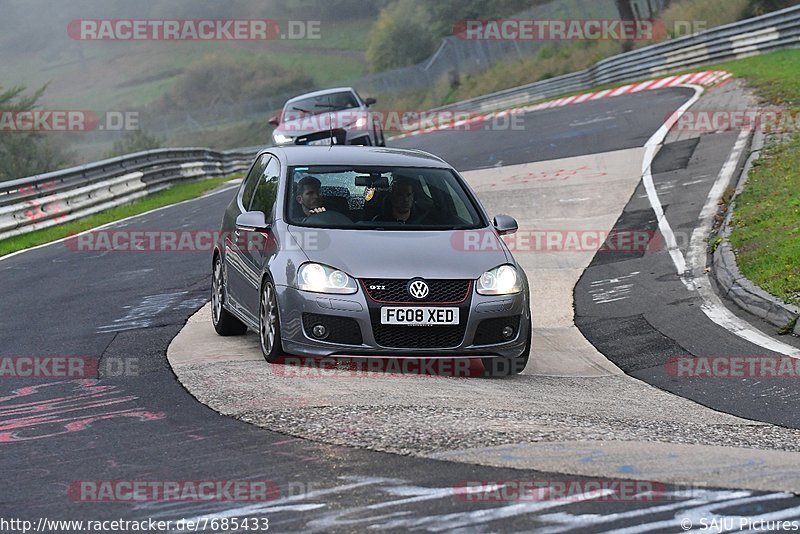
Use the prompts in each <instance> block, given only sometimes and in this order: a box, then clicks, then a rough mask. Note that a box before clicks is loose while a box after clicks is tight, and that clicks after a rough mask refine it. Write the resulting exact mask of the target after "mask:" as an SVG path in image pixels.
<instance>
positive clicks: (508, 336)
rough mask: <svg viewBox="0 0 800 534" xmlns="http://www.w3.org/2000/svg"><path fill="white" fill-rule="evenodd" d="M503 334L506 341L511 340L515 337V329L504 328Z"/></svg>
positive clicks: (511, 327) (510, 327)
mask: <svg viewBox="0 0 800 534" xmlns="http://www.w3.org/2000/svg"><path fill="white" fill-rule="evenodd" d="M501 333H502V334H503V338H504V339H511V338H512V337H514V327H513V326H506V327H505V328H503V331H502V332H501Z"/></svg>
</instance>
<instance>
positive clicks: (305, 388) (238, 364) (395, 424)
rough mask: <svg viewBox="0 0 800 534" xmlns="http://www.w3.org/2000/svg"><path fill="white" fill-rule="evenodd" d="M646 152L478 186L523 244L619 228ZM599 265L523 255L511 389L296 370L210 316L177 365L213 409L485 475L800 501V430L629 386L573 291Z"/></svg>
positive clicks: (195, 323) (525, 172)
mask: <svg viewBox="0 0 800 534" xmlns="http://www.w3.org/2000/svg"><path fill="white" fill-rule="evenodd" d="M643 153H644V151H643V150H642V149H629V150H620V151H615V152H608V153H603V154H595V155H591V156H580V157H575V158H567V159H561V160H554V161H544V162H537V163H528V164H521V165H513V166H508V167H497V168H490V169H482V170H477V171H470V172H465V173H464V176H465V178H466V179H467V180H468V181H469V183H470V184H471V186H472V187H473V188H474V189H475V191H476V192H477V194H478V196H479V197H481V200H482V202H484V204H485V206H486V208H487V210H488V211H489V212H490V213H492V214H495V213H508V214H509V215H512V216H514V217H515V218H516V219H517V220H518V222H519V226H520V233H523V232H525V231H529V230H549V231H553V232H556V233H557V232H561V231H570V232H572V231H574V232H608V231H609V230H611V229H612V227H613V226H614V223H615V221H616V220H617V218H618V217H619V215H620V213H621V212H622V210H623V208H624V207H625V205H626V203H627V202H628V201H629V199H630V198H631V196H632V195H633V194H634V191H635V189H636V186H637V185H638V183H639V180H640V178H641V161H642V157H643ZM594 254H595V252H594V251H591V250H578V251H560V250H555V251H546V250H519V251H517V252H515V257H516V258H517V260H518V261H519V262H520V263H521V264H522V265H523V267H524V268H525V270H526V273H527V275H528V278H529V280H530V283H531V301H532V314H533V329H534V330H533V348H532V353H531V359H530V362H529V364H528V367H527V368H526V369H525V371H524V373H523V375H522V376H519V377H515V378H511V379H504V380H481V379H474V378H451V377H431V376H411V375H395V374H391V373H386V374H383V375H380V374H377V375H376V374H370V375H369V376H366V375H365V376H342V375H335V376H334V375H332V376H329V377H328V376H323V375H321V374H317V375H314V374H310V375H306V374H303V373H299V372H298V373H295V372H293V371H292V370H291V368H289V369H287V367H290V366H280V365H278V366H274V365H269V364H267V363H266V362H264V360H263V359H262V357H261V353H260V349H259V347H258V338H257V337H256V335H255V334H252V333H250V334H248V335H247V336H243V337H239V338H222V337H219V336H217V335H216V334H215V333H214V330H213V328H212V326H211V318H210V309H209V306H205V307H204V308H203V309H201V310H200V311H199V312H198V313H197V314H195V315H194V316H193V317H192V318H191V319H190V320H189V322H188V323H187V325H186V327H185V328H184V329H183V330H182V332H181V333H180V334H179V335H178V336H177V337H176V338H175V339H174V340H173V342H172V344H171V345H170V347H169V350H168V358H169V361H170V364H171V365H172V368H173V370H174V371H175V373H176V375H177V376H178V379H179V380H180V381H181V383H182V384H183V385H184V386H185V387H186V388H187V389H188V390H189V391H190V392H191V393H192V394H193V395H194V396H195V397H196V398H197V399H198V400H199V401H200V402H202V403H204V404H206V405H208V406H209V407H211V408H212V409H214V410H216V411H218V412H220V413H222V414H224V415H230V416H233V417H236V418H238V419H241V420H243V421H247V422H250V423H254V424H256V425H259V426H263V427H265V428H268V429H271V430H274V431H278V432H283V433H286V434H289V435H293V436H298V437H302V438H307V439H310V440H316V441H321V442H325V443H332V444H337V445H349V446H357V447H363V448H367V449H371V450H378V451H385V452H394V453H400V454H412V455H417V456H424V457H430V458H440V459H447V460H452V461H459V462H466V463H474V464H481V465H491V466H500V465H502V466H506V467H517V468H535V469H543V470H549V471H554V472H559V473H568V474H581V475H593V476H608V477H624V478H632V479H645V480H659V481H662V482H674V483H679V484H694V485H711V486H714V485H716V486H725V487H732V488H744V489H759V490H789V491H799V490H800V477H798V476H793V471H792V469H793V468H792V467H791V466H792V465H800V440H798V438H800V431H795V430H790V429H785V428H781V427H777V426H773V425H768V424H763V423H759V422H753V421H749V420H745V419H741V418H737V417H733V416H730V415H726V414H723V413H720V412H717V411H714V410H710V409H708V408H705V407H703V406H701V405H699V404H696V403H694V402H692V401H688V400H685V399H683V398H681V397H678V396H675V395H671V394H669V393H665V392H663V391H660V390H658V389H656V388H654V387H651V386H649V385H647V384H645V383H643V382H640V381H638V380H636V379H634V378H631V377H629V376H627V375H624V374H622V372H621V371H620V370H619V369H618V368H617V367H616V366H615V365H613V364H612V363H611V362H610V361H608V360H607V359H606V358H605V357H604V356H603V355H602V354H601V353H600V352H598V351H597V350H596V349H595V348H594V347H593V346H592V345H591V344H590V343H589V342H588V341H587V340H586V339H585V338H584V337H583V336H582V335H581V333H580V331H579V330H578V329H577V328H576V327H575V326H574V321H573V291H574V287H575V284H576V283H577V281H578V278H579V277H580V275H581V273H582V272H583V270H584V269H586V267H587V266H588V265H589V263H590V261H591V260H592V258H593V256H594ZM592 451H599V452H598V453H597V454H594V453H592ZM648 451H649V452H648ZM648 458H650V459H649V460H648ZM780 473H785V474H786V475H785V476H781V475H780ZM762 475H763V476H762Z"/></svg>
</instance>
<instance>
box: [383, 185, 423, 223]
mask: <svg viewBox="0 0 800 534" xmlns="http://www.w3.org/2000/svg"><path fill="white" fill-rule="evenodd" d="M414 190H415V183H414V180H413V179H412V178H409V177H407V176H395V179H394V181H393V182H392V190H391V192H390V193H389V199H388V200H389V202H388V205H387V206H386V207H385V209H384V210H383V212H382V213H381V214H380V215H378V216H377V217H375V219H373V220H375V221H381V222H397V223H403V224H407V223H409V222H412V221H413V220H414V219H415V217H416V215H417V214H416V213H415V211H416V210H415V207H414V194H415V191H414Z"/></svg>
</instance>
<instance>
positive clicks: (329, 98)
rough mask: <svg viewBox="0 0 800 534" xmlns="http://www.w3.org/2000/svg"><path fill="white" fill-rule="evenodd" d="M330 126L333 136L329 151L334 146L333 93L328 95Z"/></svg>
mask: <svg viewBox="0 0 800 534" xmlns="http://www.w3.org/2000/svg"><path fill="white" fill-rule="evenodd" d="M328 128H329V129H330V136H331V145H330V148H328V151H330V149H331V148H333V104H332V103H331V95H328Z"/></svg>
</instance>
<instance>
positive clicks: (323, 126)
mask: <svg viewBox="0 0 800 534" xmlns="http://www.w3.org/2000/svg"><path fill="white" fill-rule="evenodd" d="M373 104H375V99H374V98H368V99H366V100H364V99H362V98H361V96H360V95H359V94H358V93H357V92H356V90H355V89H353V88H352V87H339V88H336V89H326V90H323V91H316V92H313V93H308V94H304V95H300V96H297V97H295V98H292V99H291V100H289V101H288V102H286V104H285V105H284V107H283V111H282V112H281V114H280V116H278V117H272V118H270V120H269V123H270V124H271V125H272V126H274V127H275V130H274V131H273V132H272V141H273V143H274V144H275V145H276V146H284V145H366V146H386V141H385V139H384V135H383V128H382V127H381V124H380V122H381V121H380V120H378V119H377V118H376V116H375V114H374V113H372V112H371V111H370V109H369V107H370V106H371V105H373Z"/></svg>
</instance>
